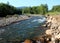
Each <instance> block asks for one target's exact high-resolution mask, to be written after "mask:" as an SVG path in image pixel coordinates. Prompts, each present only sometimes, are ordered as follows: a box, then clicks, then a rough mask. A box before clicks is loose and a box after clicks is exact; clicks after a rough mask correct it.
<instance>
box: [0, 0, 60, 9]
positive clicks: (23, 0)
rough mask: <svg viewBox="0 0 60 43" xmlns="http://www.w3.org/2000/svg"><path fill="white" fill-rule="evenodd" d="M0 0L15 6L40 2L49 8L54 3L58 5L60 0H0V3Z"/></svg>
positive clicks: (33, 4) (36, 4)
mask: <svg viewBox="0 0 60 43" xmlns="http://www.w3.org/2000/svg"><path fill="white" fill-rule="evenodd" d="M1 2H3V3H7V2H9V4H10V5H13V6H15V7H23V6H39V5H41V4H47V5H48V8H49V9H51V8H52V7H53V6H54V5H60V0H0V3H1Z"/></svg>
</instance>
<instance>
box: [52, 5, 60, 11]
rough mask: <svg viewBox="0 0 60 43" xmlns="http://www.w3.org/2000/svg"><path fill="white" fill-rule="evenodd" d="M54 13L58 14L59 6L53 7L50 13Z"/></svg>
mask: <svg viewBox="0 0 60 43" xmlns="http://www.w3.org/2000/svg"><path fill="white" fill-rule="evenodd" d="M55 11H57V12H60V5H56V6H53V8H52V9H51V12H55Z"/></svg>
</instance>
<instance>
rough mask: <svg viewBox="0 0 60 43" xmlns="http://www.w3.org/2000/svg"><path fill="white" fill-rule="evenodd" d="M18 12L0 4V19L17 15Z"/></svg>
mask: <svg viewBox="0 0 60 43" xmlns="http://www.w3.org/2000/svg"><path fill="white" fill-rule="evenodd" d="M19 12H20V10H18V9H17V8H16V7H14V6H11V5H9V4H4V3H0V17H3V16H7V15H13V14H18V13H19Z"/></svg>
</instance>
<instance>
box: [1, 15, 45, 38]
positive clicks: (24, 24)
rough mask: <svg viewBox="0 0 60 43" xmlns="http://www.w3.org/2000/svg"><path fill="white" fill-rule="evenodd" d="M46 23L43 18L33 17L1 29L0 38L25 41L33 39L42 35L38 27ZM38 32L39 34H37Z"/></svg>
mask: <svg viewBox="0 0 60 43" xmlns="http://www.w3.org/2000/svg"><path fill="white" fill-rule="evenodd" d="M45 21H46V19H45V17H43V16H32V17H30V19H28V20H23V21H20V22H17V23H14V24H11V25H9V26H6V27H2V28H0V29H1V30H2V31H1V32H0V38H5V39H23V38H32V37H34V36H35V35H38V34H40V33H41V30H37V27H38V26H40V25H41V24H43V23H44V22H45ZM36 31H37V32H36Z"/></svg>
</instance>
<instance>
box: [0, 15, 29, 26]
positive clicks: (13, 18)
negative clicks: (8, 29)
mask: <svg viewBox="0 0 60 43" xmlns="http://www.w3.org/2000/svg"><path fill="white" fill-rule="evenodd" d="M25 19H29V17H28V16H26V15H18V16H11V17H8V18H6V17H5V18H1V19H0V27H1V26H6V25H9V24H11V23H13V22H17V21H21V20H25Z"/></svg>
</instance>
